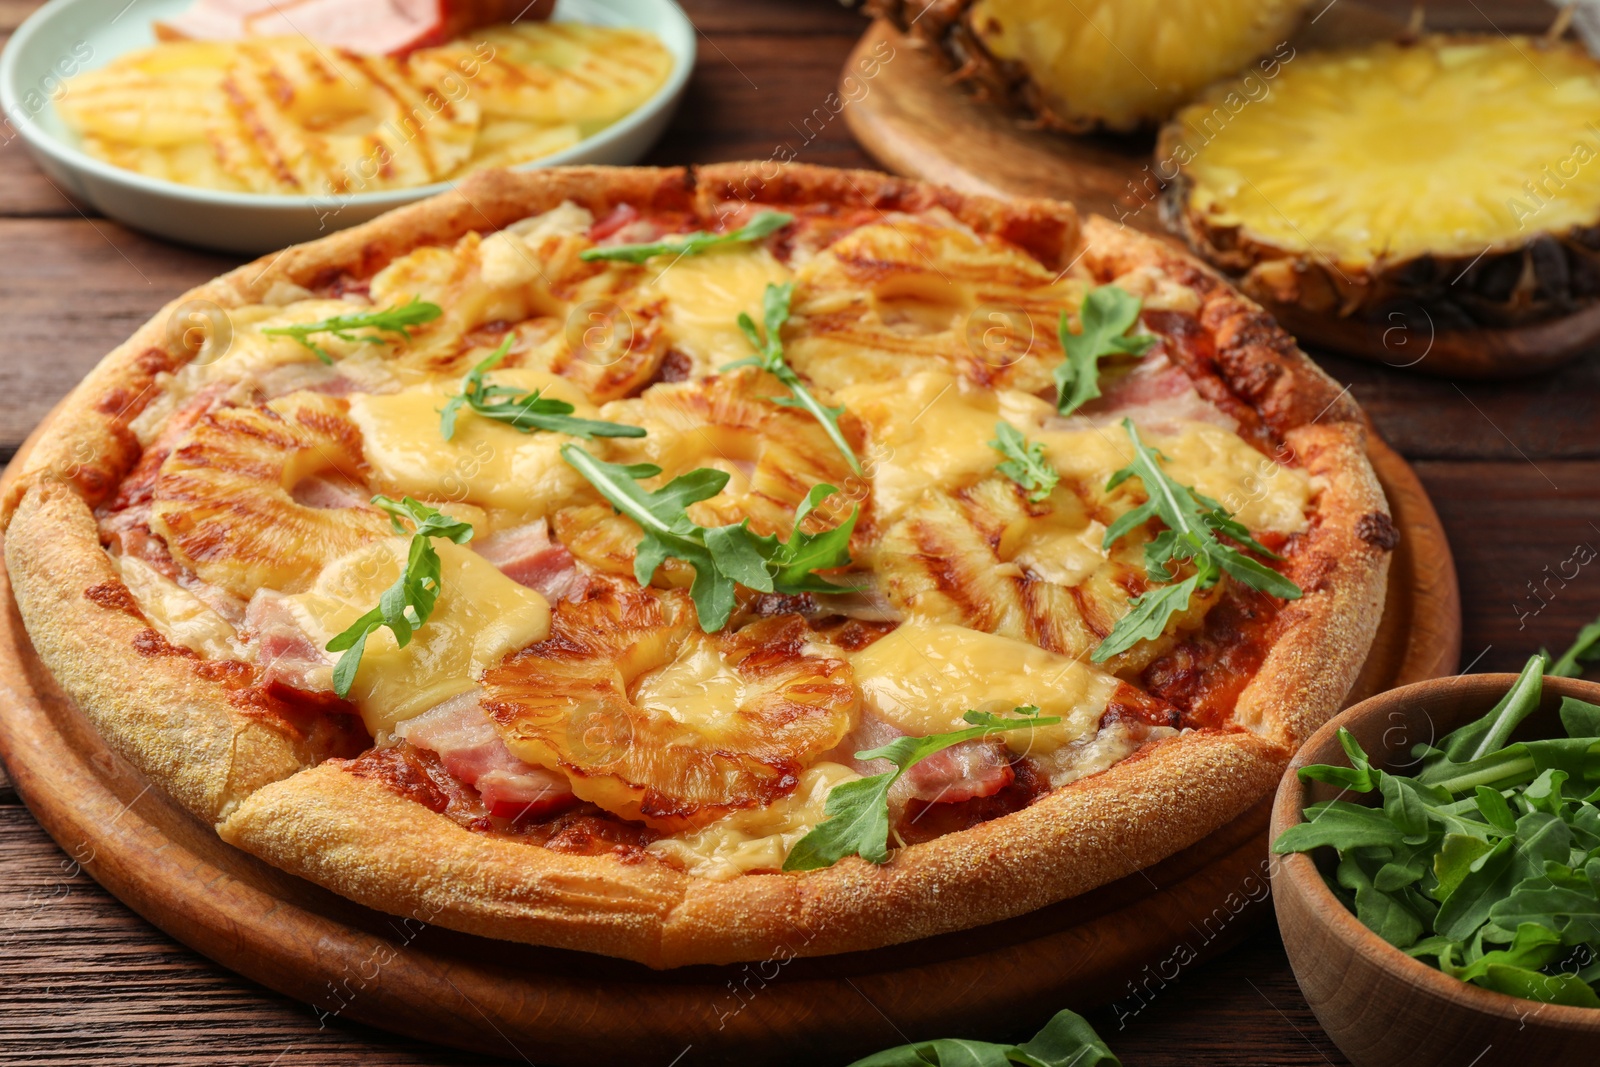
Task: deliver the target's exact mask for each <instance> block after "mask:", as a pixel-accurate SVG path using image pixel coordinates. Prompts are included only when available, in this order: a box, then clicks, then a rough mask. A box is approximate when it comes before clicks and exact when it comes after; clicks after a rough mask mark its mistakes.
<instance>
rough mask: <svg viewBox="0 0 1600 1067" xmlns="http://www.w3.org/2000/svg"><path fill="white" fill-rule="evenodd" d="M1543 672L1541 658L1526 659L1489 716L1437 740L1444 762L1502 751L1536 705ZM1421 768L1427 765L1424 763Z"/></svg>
mask: <svg viewBox="0 0 1600 1067" xmlns="http://www.w3.org/2000/svg"><path fill="white" fill-rule="evenodd" d="M1543 673H1544V658H1543V657H1542V656H1537V655H1535V656H1530V657H1528V662H1527V663H1526V664H1525V665H1524V666H1523V668H1522V673H1521V674H1520V675H1518V676H1517V680H1516V683H1515V684H1513V685H1512V687H1511V688H1510V689H1508V690H1507V691H1506V695H1505V696H1504V697H1502V698H1501V699H1500V702H1499V703H1497V704H1496V705H1495V706H1494V707H1493V708H1492V709H1490V711H1489V713H1488V714H1486V715H1484V716H1483V717H1482V718H1479V719H1476V720H1474V721H1472V722H1470V723H1468V724H1467V725H1465V726H1463V727H1461V728H1459V729H1456V730H1452V731H1451V732H1450V733H1448V734H1446V735H1445V736H1444V737H1442V738H1441V739H1440V740H1439V750H1440V751H1441V752H1442V753H1443V759H1444V760H1448V761H1451V762H1455V763H1468V762H1471V761H1472V760H1478V759H1482V758H1484V757H1485V756H1487V755H1489V754H1490V753H1492V752H1495V751H1497V750H1499V749H1502V748H1504V747H1505V745H1506V742H1507V740H1509V739H1510V737H1511V731H1513V730H1515V729H1516V727H1517V724H1518V723H1520V722H1521V721H1522V720H1523V719H1525V718H1527V717H1528V716H1529V715H1531V714H1532V713H1533V711H1534V709H1536V708H1537V707H1538V706H1539V697H1540V694H1541V693H1542V692H1543V689H1544V680H1543V678H1542V677H1541V676H1542V675H1543ZM1441 764H1442V761H1436V762H1435V765H1441ZM1424 765H1425V766H1427V764H1426V763H1425V764H1424ZM1418 777H1419V778H1420V779H1422V780H1424V781H1426V780H1428V778H1429V777H1430V775H1429V774H1428V773H1427V771H1424V772H1423V773H1422V774H1419V775H1418ZM1433 777H1436V775H1434V776H1433Z"/></svg>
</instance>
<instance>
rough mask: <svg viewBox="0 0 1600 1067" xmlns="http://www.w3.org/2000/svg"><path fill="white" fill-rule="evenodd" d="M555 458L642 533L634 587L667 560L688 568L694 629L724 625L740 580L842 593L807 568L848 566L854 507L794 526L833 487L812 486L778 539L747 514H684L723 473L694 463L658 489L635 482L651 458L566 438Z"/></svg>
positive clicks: (724, 479) (780, 589)
mask: <svg viewBox="0 0 1600 1067" xmlns="http://www.w3.org/2000/svg"><path fill="white" fill-rule="evenodd" d="M561 458H562V459H564V460H566V461H567V463H568V464H570V465H571V466H572V467H573V469H574V470H576V471H577V472H578V473H579V474H581V475H583V476H584V478H586V479H587V480H588V481H589V484H591V485H593V486H594V487H595V488H596V489H597V490H599V492H600V495H601V496H603V497H605V498H606V500H607V501H609V502H610V503H611V506H612V507H614V508H615V509H616V510H617V511H618V512H620V513H622V514H623V515H626V516H627V517H628V518H630V519H632V520H633V521H634V522H635V523H637V524H638V526H639V528H640V529H641V530H643V531H644V538H643V540H641V541H640V542H639V547H638V549H637V550H636V552H635V554H634V561H633V573H634V577H635V578H636V579H638V582H639V584H640V585H649V584H650V581H651V579H652V578H654V577H655V573H656V570H657V569H658V568H659V567H660V566H661V565H662V564H663V563H665V562H666V561H667V560H669V559H678V560H682V561H683V562H685V563H687V564H689V565H690V566H691V567H693V568H694V582H693V583H692V584H691V585H690V587H689V595H690V597H691V598H692V599H693V600H694V605H695V612H696V614H697V616H698V617H699V620H700V628H701V629H702V630H704V631H706V632H707V633H713V632H715V631H717V630H720V629H722V628H723V627H724V626H726V625H727V624H728V617H729V616H730V615H731V614H732V613H733V605H734V594H735V590H736V587H737V586H740V585H742V586H744V587H746V588H748V589H754V590H755V591H757V592H760V593H774V592H777V593H812V592H824V593H830V592H831V593H837V592H845V591H847V589H846V587H843V586H838V585H834V584H833V583H831V582H828V581H825V580H824V579H822V578H821V577H819V576H818V575H817V574H816V573H815V572H816V571H818V570H828V569H832V568H835V567H845V566H848V565H849V564H850V534H851V532H852V531H853V530H854V529H855V524H856V519H857V517H858V516H859V513H860V509H859V508H857V509H854V510H852V511H851V513H850V517H849V518H847V519H846V520H845V521H844V522H842V523H840V524H839V525H838V526H835V527H833V528H832V529H829V530H825V531H823V532H822V533H818V534H811V533H806V532H805V531H804V530H802V529H801V523H803V522H804V521H805V519H806V517H807V516H808V515H809V514H810V513H811V512H812V510H813V509H814V508H816V506H817V505H818V504H820V503H821V502H822V501H823V500H825V499H826V498H827V497H829V496H831V495H833V494H834V493H835V492H837V490H835V489H834V487H833V486H831V485H816V486H812V488H811V491H810V492H809V493H807V494H806V498H805V500H804V501H802V502H801V505H800V507H799V508H797V509H796V512H795V520H794V530H793V531H792V532H791V533H790V535H789V539H788V540H787V541H779V540H778V539H777V537H776V536H772V535H768V536H765V537H763V536H761V535H759V534H756V533H754V532H753V531H751V529H750V520H749V519H745V520H743V521H742V522H738V523H733V524H730V525H727V526H709V527H708V526H701V525H699V524H697V523H696V522H695V521H694V520H693V519H691V518H689V515H688V513H687V511H686V509H687V508H688V506H689V505H690V504H694V503H698V502H699V501H702V500H709V499H710V498H712V497H714V496H716V495H717V494H718V493H720V492H722V490H723V489H724V488H725V487H726V486H727V484H728V474H727V473H726V472H725V471H719V470H713V469H711V468H708V467H702V468H700V469H698V470H692V471H690V472H689V473H687V474H682V475H679V476H678V477H676V478H674V479H672V481H670V482H668V483H667V484H666V485H664V486H662V487H661V488H659V489H655V490H648V489H645V488H644V487H643V486H641V485H640V484H639V480H640V479H641V478H653V477H655V476H656V475H658V474H660V473H661V468H660V467H657V466H656V465H655V464H653V463H636V464H633V465H631V466H624V465H622V464H618V463H606V462H604V461H603V460H599V459H596V458H595V457H594V456H592V455H590V454H589V453H588V452H587V451H585V450H584V449H583V448H582V447H580V446H578V445H573V444H567V445H562V446H561Z"/></svg>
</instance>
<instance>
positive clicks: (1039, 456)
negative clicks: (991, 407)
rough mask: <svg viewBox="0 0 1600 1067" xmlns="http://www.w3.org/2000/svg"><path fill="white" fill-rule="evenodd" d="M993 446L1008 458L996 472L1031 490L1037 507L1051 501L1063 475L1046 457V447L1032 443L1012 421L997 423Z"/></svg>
mask: <svg viewBox="0 0 1600 1067" xmlns="http://www.w3.org/2000/svg"><path fill="white" fill-rule="evenodd" d="M989 447H990V448H992V449H994V450H995V451H996V452H998V453H1000V454H1001V455H1002V456H1005V457H1006V459H1005V462H1004V463H1001V464H999V465H997V466H996V467H995V469H996V470H998V471H999V472H1000V473H1001V474H1004V475H1005V476H1006V477H1007V478H1010V479H1011V480H1012V481H1014V482H1016V483H1017V484H1018V485H1020V486H1022V488H1024V489H1026V490H1028V499H1029V500H1031V501H1033V502H1034V503H1035V504H1037V503H1039V502H1040V501H1041V500H1046V499H1048V498H1049V496H1050V491H1051V490H1052V489H1054V488H1055V487H1056V482H1058V481H1060V480H1061V475H1059V474H1057V473H1056V469H1055V468H1054V467H1052V466H1051V465H1050V461H1049V460H1048V459H1046V458H1045V454H1044V445H1042V444H1039V443H1038V442H1034V443H1032V444H1029V443H1028V439H1027V438H1026V437H1024V436H1023V435H1022V431H1021V430H1019V429H1017V428H1016V427H1015V426H1013V425H1011V424H1010V423H1009V422H997V423H995V424H994V440H993V441H990V442H989Z"/></svg>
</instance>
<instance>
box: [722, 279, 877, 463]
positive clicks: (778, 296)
mask: <svg viewBox="0 0 1600 1067" xmlns="http://www.w3.org/2000/svg"><path fill="white" fill-rule="evenodd" d="M793 299H794V283H793V282H784V283H783V284H782V285H772V284H771V283H768V285H767V288H766V290H765V291H764V292H763V293H762V296H761V319H762V327H763V329H764V330H765V331H766V336H765V337H763V336H762V333H761V331H759V330H757V329H756V324H755V322H754V321H753V320H752V319H751V318H750V316H749V315H748V314H746V313H745V312H743V311H741V312H739V330H740V332H742V333H743V334H744V336H745V340H747V341H749V342H750V347H752V348H754V349H755V350H756V354H755V355H753V356H749V357H747V358H745V359H740V360H735V361H734V362H732V363H729V364H727V365H726V366H725V367H723V368H722V369H723V370H733V369H734V368H735V367H760V368H761V369H762V370H764V371H766V372H767V373H768V374H770V375H772V376H773V377H774V378H776V379H778V381H780V382H782V383H783V384H784V385H785V386H787V387H788V389H789V393H790V396H789V397H787V398H783V399H779V400H775V401H774V403H777V404H782V405H783V406H785V407H797V408H804V409H805V410H806V411H809V412H810V413H811V417H812V418H814V419H816V420H817V421H818V422H819V423H821V424H822V429H823V430H824V431H825V432H826V433H827V435H828V440H830V441H832V442H833V446H834V447H835V448H837V449H838V450H839V453H840V454H841V455H842V456H844V458H845V460H846V461H847V462H848V463H849V464H850V470H851V471H853V472H854V473H856V474H860V473H861V461H860V460H858V459H856V454H855V451H854V450H853V449H852V448H851V447H850V442H849V441H846V440H845V438H844V431H843V430H841V429H839V416H840V415H843V414H844V408H842V407H840V408H830V407H828V406H827V405H826V404H824V403H823V402H822V401H820V400H818V399H817V398H816V396H815V395H814V394H813V393H812V392H811V390H810V389H809V388H808V387H807V386H806V384H805V383H804V382H803V381H801V380H800V375H798V374H796V373H795V370H794V368H793V367H791V366H789V363H788V361H787V360H786V359H784V356H783V340H782V338H781V337H780V336H779V333H780V331H782V329H783V324H784V323H786V322H788V321H789V304H790V301H792V300H793Z"/></svg>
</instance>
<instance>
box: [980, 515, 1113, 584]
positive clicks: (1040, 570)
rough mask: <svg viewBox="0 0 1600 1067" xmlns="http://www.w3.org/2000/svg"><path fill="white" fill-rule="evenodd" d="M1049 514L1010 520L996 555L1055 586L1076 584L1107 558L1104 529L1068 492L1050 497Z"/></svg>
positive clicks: (1082, 580)
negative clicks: (1103, 544)
mask: <svg viewBox="0 0 1600 1067" xmlns="http://www.w3.org/2000/svg"><path fill="white" fill-rule="evenodd" d="M1051 505H1052V506H1051V510H1050V511H1049V513H1047V514H1044V515H1040V516H1038V517H1035V518H1027V519H1024V520H1022V521H1020V522H1013V523H1010V524H1009V525H1008V526H1007V527H1006V528H1005V530H1004V531H1003V532H1002V533H1001V535H1000V545H999V556H1000V558H1001V559H1003V560H1007V561H1010V562H1012V563H1015V564H1016V565H1017V566H1018V567H1021V568H1022V569H1023V570H1024V571H1026V572H1028V573H1030V574H1033V575H1034V576H1036V577H1038V578H1042V579H1043V580H1045V581H1047V582H1054V583H1055V584H1056V585H1064V586H1068V587H1071V586H1078V585H1081V584H1083V583H1084V582H1086V581H1088V580H1089V579H1090V578H1091V577H1093V576H1094V574H1095V572H1096V571H1098V570H1099V569H1100V568H1101V566H1102V565H1103V564H1104V563H1105V561H1106V550H1105V549H1104V548H1102V547H1100V546H1101V544H1102V543H1103V542H1104V541H1105V535H1106V528H1105V526H1104V525H1102V524H1101V523H1098V522H1095V521H1094V520H1092V519H1090V518H1089V516H1088V514H1087V513H1086V512H1085V511H1084V507H1083V502H1082V501H1081V500H1079V499H1078V497H1077V496H1076V495H1074V494H1071V493H1057V494H1055V495H1054V496H1053V497H1052V498H1051Z"/></svg>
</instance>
